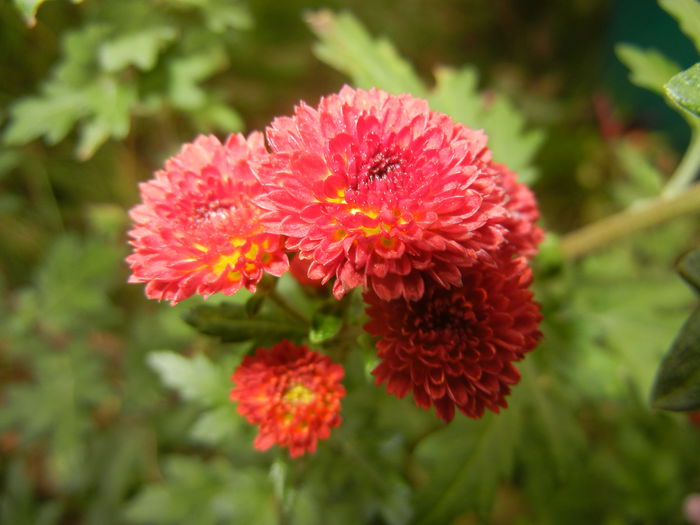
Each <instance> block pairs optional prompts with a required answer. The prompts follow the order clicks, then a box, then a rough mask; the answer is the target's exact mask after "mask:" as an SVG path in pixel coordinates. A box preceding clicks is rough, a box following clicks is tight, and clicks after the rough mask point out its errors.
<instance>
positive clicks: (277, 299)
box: [267, 288, 309, 325]
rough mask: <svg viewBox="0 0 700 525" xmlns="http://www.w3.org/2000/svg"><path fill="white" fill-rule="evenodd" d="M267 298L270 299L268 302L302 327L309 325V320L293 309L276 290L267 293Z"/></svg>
mask: <svg viewBox="0 0 700 525" xmlns="http://www.w3.org/2000/svg"><path fill="white" fill-rule="evenodd" d="M267 296H268V297H269V298H270V300H271V301H272V302H273V303H275V304H276V305H277V307H278V308H279V309H280V310H282V311H283V312H284V313H286V314H287V315H289V317H291V318H292V319H294V320H296V321H299V322H300V323H303V324H304V325H308V324H309V319H308V318H307V317H306V316H305V315H304V314H302V313H301V312H300V311H299V310H297V309H296V308H294V307H293V306H292V305H290V304H289V302H287V299H285V298H284V297H282V296H281V295H280V294H279V293H278V292H277V289H276V288H272V289H271V290H270V291H268V292H267Z"/></svg>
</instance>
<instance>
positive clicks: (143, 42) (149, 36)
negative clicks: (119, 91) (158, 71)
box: [97, 26, 177, 72]
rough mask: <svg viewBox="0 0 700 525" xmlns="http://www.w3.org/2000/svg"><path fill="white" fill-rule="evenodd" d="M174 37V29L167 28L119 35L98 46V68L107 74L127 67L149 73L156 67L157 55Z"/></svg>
mask: <svg viewBox="0 0 700 525" xmlns="http://www.w3.org/2000/svg"><path fill="white" fill-rule="evenodd" d="M176 36H177V33H176V31H175V29H174V28H172V27H169V26H156V27H146V28H143V29H141V30H139V31H136V32H134V33H129V34H125V35H120V36H119V37H118V38H114V39H112V40H109V41H107V42H104V43H103V44H102V45H101V46H100V48H99V50H98V55H97V56H98V59H99V63H100V66H101V67H102V69H103V70H105V71H109V72H115V71H121V70H122V69H124V68H126V67H128V66H135V67H137V68H138V69H140V70H142V71H150V70H151V69H153V68H154V67H155V65H156V61H157V59H158V54H159V53H160V52H161V51H162V50H163V48H165V46H166V45H168V44H169V43H170V42H172V41H173V40H174V39H175V37H176Z"/></svg>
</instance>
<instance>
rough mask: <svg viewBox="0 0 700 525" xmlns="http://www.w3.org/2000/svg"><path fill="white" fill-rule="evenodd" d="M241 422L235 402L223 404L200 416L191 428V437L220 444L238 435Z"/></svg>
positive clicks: (214, 444) (207, 443) (202, 441)
mask: <svg viewBox="0 0 700 525" xmlns="http://www.w3.org/2000/svg"><path fill="white" fill-rule="evenodd" d="M227 392H228V391H227ZM241 422H242V419H241V418H240V416H239V415H238V414H237V413H236V409H235V407H234V405H233V403H230V404H226V405H222V406H219V407H216V408H213V409H212V410H208V411H206V412H205V413H204V414H202V415H201V416H199V418H198V419H197V421H196V422H195V423H194V425H193V426H192V429H191V430H190V437H191V438H192V439H193V440H194V441H197V442H198V443H202V444H204V445H209V446H216V445H220V444H221V443H223V442H224V441H226V440H227V439H230V438H231V437H234V436H235V435H236V433H237V432H238V429H239V428H240V425H241Z"/></svg>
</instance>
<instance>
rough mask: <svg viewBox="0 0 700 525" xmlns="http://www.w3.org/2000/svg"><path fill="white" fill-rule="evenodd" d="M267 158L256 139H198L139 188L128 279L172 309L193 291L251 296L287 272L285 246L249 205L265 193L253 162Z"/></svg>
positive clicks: (253, 136) (256, 136)
mask: <svg viewBox="0 0 700 525" xmlns="http://www.w3.org/2000/svg"><path fill="white" fill-rule="evenodd" d="M267 155H269V154H268V153H267V151H266V149H265V143H264V137H263V135H262V134H261V133H252V134H251V135H250V136H249V137H248V139H247V140H246V139H245V138H244V137H243V136H242V135H240V134H237V135H231V136H230V137H229V138H228V140H227V141H226V143H225V144H221V143H220V142H219V140H218V139H217V138H216V137H213V136H200V137H198V138H197V139H196V140H195V141H194V142H193V143H190V144H186V145H185V146H183V148H182V150H181V151H180V153H179V154H178V155H176V156H175V157H173V158H171V159H169V160H168V161H167V162H166V163H165V169H164V170H162V171H158V172H157V173H156V174H155V178H154V179H152V180H150V181H148V182H145V183H142V184H141V185H140V189H141V198H142V203H141V204H139V205H137V206H135V207H134V208H133V209H132V210H131V212H130V215H131V218H132V220H133V221H134V227H133V228H132V230H131V231H130V232H129V236H130V237H131V245H132V246H133V248H134V249H133V253H132V254H131V255H130V256H129V257H128V258H127V262H128V263H129V264H130V265H131V270H132V275H131V277H130V279H129V281H130V282H137V283H147V286H146V295H147V296H148V297H149V298H151V299H159V300H163V299H165V300H169V301H170V302H171V303H173V304H175V303H177V302H179V301H181V300H183V299H186V298H187V297H189V296H190V295H192V294H194V293H198V294H202V295H204V296H208V295H211V294H214V293H216V292H222V293H224V294H226V295H232V294H234V293H235V292H237V291H238V290H239V289H240V288H241V287H246V288H248V289H249V290H251V291H255V288H256V284H257V283H258V282H259V281H260V279H261V278H262V276H263V272H268V273H270V274H272V275H277V276H279V275H281V274H283V273H284V272H285V271H287V269H288V267H289V262H288V260H287V256H286V254H285V253H284V250H283V244H284V242H283V240H282V238H281V237H280V236H279V235H277V234H271V233H267V232H265V231H263V228H262V225H261V223H260V221H259V218H258V216H259V214H260V213H261V211H262V210H261V209H260V208H258V207H257V206H256V205H255V204H254V202H253V200H252V199H253V198H254V197H257V196H258V195H260V194H261V193H262V192H263V191H264V188H263V186H262V185H261V184H260V182H259V181H258V180H257V179H256V178H255V177H254V175H253V173H252V169H251V164H252V163H254V162H258V161H260V160H261V159H264V158H265V157H266V156H267Z"/></svg>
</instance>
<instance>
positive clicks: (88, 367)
mask: <svg viewBox="0 0 700 525" xmlns="http://www.w3.org/2000/svg"><path fill="white" fill-rule="evenodd" d="M95 357H96V354H95V353H92V352H90V350H89V349H88V348H86V347H85V346H84V345H82V344H78V343H75V344H73V345H71V346H70V347H69V348H67V349H65V350H63V351H61V352H55V353H54V354H53V355H51V354H49V355H44V356H43V357H42V358H41V359H39V360H36V361H35V363H34V368H35V369H34V381H33V382H31V383H17V384H12V385H10V386H9V387H8V388H6V389H5V391H4V397H5V399H6V403H7V404H5V405H4V408H3V411H2V412H1V413H0V430H2V431H15V432H19V433H20V436H21V439H22V441H23V443H24V444H25V445H32V444H35V443H36V442H37V441H38V440H41V439H46V440H47V444H48V457H47V465H48V471H49V475H50V478H51V481H52V482H53V483H55V484H56V485H57V486H58V487H61V488H62V489H65V490H75V489H76V488H78V487H80V486H82V485H83V484H84V483H85V482H86V481H87V476H88V475H89V473H88V471H87V470H86V469H84V468H82V465H83V464H84V463H85V458H86V454H87V449H86V448H85V447H84V445H83V442H84V439H85V437H86V434H87V433H88V431H89V430H90V429H91V428H92V427H93V421H92V410H93V409H94V407H95V406H96V405H97V404H98V403H99V402H100V401H101V400H102V399H104V397H105V396H107V395H108V392H109V390H108V388H107V385H106V384H105V381H104V370H103V368H102V363H101V362H100V361H99V360H97V359H95Z"/></svg>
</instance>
